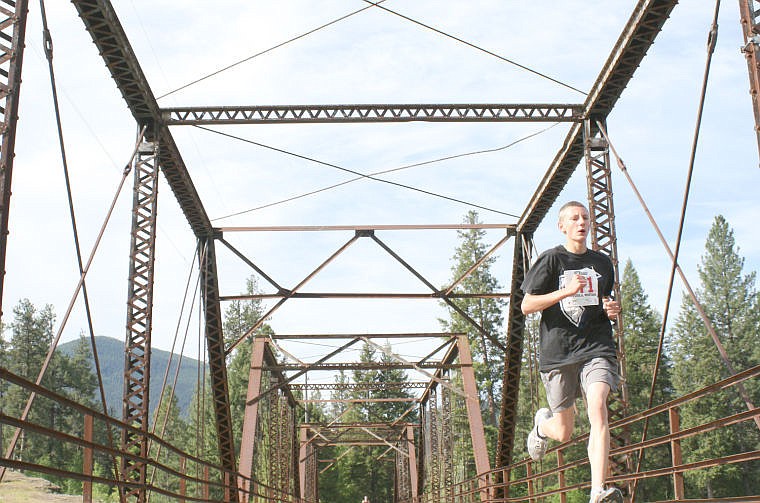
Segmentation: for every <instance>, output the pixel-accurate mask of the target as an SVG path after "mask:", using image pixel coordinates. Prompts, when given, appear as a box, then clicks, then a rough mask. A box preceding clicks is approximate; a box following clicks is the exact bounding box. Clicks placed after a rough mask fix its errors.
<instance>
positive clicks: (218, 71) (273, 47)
mask: <svg viewBox="0 0 760 503" xmlns="http://www.w3.org/2000/svg"><path fill="white" fill-rule="evenodd" d="M384 1H385V0H380V1H378V2H371V3H372V5H368V6H366V7H362V8H361V9H358V10H355V11H353V12H350V13H348V14H346V15H345V16H341V17H339V18H337V19H334V20H332V21H330V22H329V23H325V24H323V25H320V26H317V27H316V28H314V29H311V30H309V31H307V32H306V33H302V34H301V35H298V36H296V37H293V38H290V39H288V40H286V41H284V42H280V43H279V44H277V45H275V46H272V47H270V48H269V49H264V50H263V51H260V52H257V53H256V54H252V55H250V56H248V57H247V58H243V59H241V60H239V61H236V62H235V63H232V64H229V65H227V66H225V67H223V68H220V69H218V70H215V71H213V72H211V73H209V74H207V75H204V76H203V77H200V78H198V79H195V80H193V81H191V82H188V83H187V84H184V85H182V86H180V87H178V88H176V89H174V90H172V91H169V92H167V93H164V94H162V95H161V96H159V97H157V98H156V99H157V100H160V99H161V98H166V97H167V96H169V95H171V94H174V93H176V92H178V91H181V90H183V89H186V88H188V87H190V86H192V85H194V84H197V83H198V82H202V81H204V80H206V79H208V78H211V77H213V76H215V75H219V74H220V73H223V72H226V71H227V70H229V69H231V68H234V67H236V66H238V65H241V64H243V63H245V62H247V61H250V60H252V59H254V58H257V57H259V56H262V55H264V54H266V53H268V52H272V51H273V50H275V49H279V48H280V47H282V46H284V45H287V44H289V43H291V42H295V41H296V40H299V39H302V38H304V37H306V36H308V35H311V34H312V33H314V32H317V31H319V30H321V29H323V28H327V27H328V26H330V25H333V24H335V23H338V22H340V21H343V20H344V19H347V18H349V17H351V16H353V15H355V14H358V13H360V12H364V11H365V10H367V9H371V8H372V7H375V6H376V5H378V4H380V3H382V2H384Z"/></svg>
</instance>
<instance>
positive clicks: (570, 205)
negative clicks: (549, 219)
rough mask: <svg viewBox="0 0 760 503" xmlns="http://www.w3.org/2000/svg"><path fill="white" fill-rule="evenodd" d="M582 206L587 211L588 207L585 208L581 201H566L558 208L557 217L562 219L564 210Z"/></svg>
mask: <svg viewBox="0 0 760 503" xmlns="http://www.w3.org/2000/svg"><path fill="white" fill-rule="evenodd" d="M573 207H575V208H583V209H584V210H587V211H588V208H586V205H585V204H583V203H581V202H580V201H568V202H566V203H565V204H563V205H562V207H561V208H560V209H559V217H558V220H559V221H562V215H564V213H565V210H566V209H568V208H573Z"/></svg>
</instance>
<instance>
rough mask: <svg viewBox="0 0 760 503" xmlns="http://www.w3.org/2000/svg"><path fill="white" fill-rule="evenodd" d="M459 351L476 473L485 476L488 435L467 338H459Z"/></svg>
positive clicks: (484, 483)
mask: <svg viewBox="0 0 760 503" xmlns="http://www.w3.org/2000/svg"><path fill="white" fill-rule="evenodd" d="M457 350H458V351H459V364H460V366H461V367H460V369H461V374H462V389H463V390H464V394H465V397H464V403H465V408H466V409H467V422H468V423H469V424H470V438H471V440H472V451H473V456H474V457H475V471H477V472H478V475H483V474H485V473H487V472H489V471H491V466H490V464H489V463H488V449H487V447H486V433H485V428H483V417H482V416H481V408H480V399H479V395H478V387H477V384H476V381H475V369H474V368H473V365H472V353H471V352H470V343H469V341H468V340H467V336H465V335H458V336H457ZM478 484H479V485H480V487H481V488H485V487H486V486H487V481H486V479H485V478H482V477H480V478H478ZM481 499H482V500H483V501H485V500H486V499H488V494H487V492H486V491H485V490H484V491H483V493H482V496H481Z"/></svg>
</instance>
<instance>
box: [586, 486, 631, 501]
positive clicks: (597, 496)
mask: <svg viewBox="0 0 760 503" xmlns="http://www.w3.org/2000/svg"><path fill="white" fill-rule="evenodd" d="M588 503H623V493H621V492H620V489H618V488H617V487H608V488H607V489H602V490H601V491H591V497H590V498H589V500H588Z"/></svg>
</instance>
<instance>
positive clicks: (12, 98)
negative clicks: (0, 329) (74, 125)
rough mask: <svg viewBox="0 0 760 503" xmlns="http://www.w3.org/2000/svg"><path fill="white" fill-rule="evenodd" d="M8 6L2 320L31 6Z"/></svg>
mask: <svg viewBox="0 0 760 503" xmlns="http://www.w3.org/2000/svg"><path fill="white" fill-rule="evenodd" d="M5 4H6V5H7V6H8V7H9V9H8V10H6V9H3V10H2V11H0V36H2V39H3V40H4V41H5V42H9V43H7V44H6V43H3V44H0V103H2V105H1V106H0V318H1V317H2V314H3V311H2V307H3V304H2V300H3V285H4V284H5V252H6V247H7V244H8V214H9V211H10V206H11V178H12V175H13V157H14V155H15V153H14V149H15V146H16V123H17V121H18V104H19V97H20V93H21V67H22V63H23V60H24V40H25V38H26V18H27V11H28V4H29V2H28V1H27V0H19V1H15V2H14V1H12V0H7V1H6V2H5Z"/></svg>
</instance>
